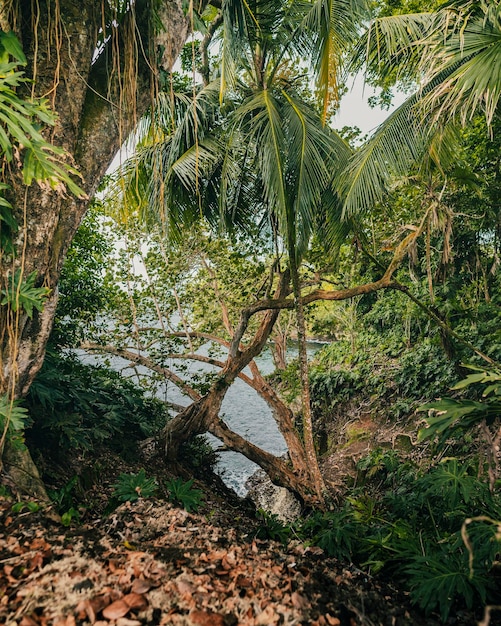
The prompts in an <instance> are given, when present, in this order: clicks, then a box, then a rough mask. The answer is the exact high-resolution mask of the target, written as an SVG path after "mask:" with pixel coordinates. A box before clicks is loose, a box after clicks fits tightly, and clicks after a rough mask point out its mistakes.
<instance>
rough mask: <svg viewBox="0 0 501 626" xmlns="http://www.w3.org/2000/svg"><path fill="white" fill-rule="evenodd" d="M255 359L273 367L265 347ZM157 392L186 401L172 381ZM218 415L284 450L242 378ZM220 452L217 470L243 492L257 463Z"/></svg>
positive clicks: (265, 368) (119, 364)
mask: <svg viewBox="0 0 501 626" xmlns="http://www.w3.org/2000/svg"><path fill="white" fill-rule="evenodd" d="M319 347H320V344H316V343H313V342H312V343H310V344H309V347H308V349H309V353H310V354H313V353H314V352H316V350H317V349H318V348H319ZM201 352H202V351H201ZM203 352H206V350H203ZM296 352H297V351H296V350H295V349H294V346H292V347H291V349H290V351H289V354H288V357H289V359H290V358H293V357H294V356H295V353H296ZM81 358H82V360H84V361H85V362H88V363H96V362H99V363H102V362H103V360H104V357H99V356H94V355H88V354H85V353H84V354H81ZM107 360H108V361H109V362H110V363H111V367H113V368H114V369H117V370H121V369H123V368H124V367H125V366H126V365H127V363H128V362H127V361H125V360H123V359H121V358H119V357H112V358H109V357H108V359H107ZM256 362H257V364H258V366H259V369H260V371H261V373H262V374H269V373H271V372H272V371H273V369H274V365H273V360H272V357H271V354H270V352H269V350H267V349H266V350H264V351H263V353H262V354H261V355H260V356H259V357H257V358H256ZM169 367H171V368H172V369H174V370H175V369H176V364H175V362H174V361H173V362H172V363H171V364H170V365H169ZM137 369H138V371H139V373H146V370H145V369H144V368H140V367H139V368H137ZM211 369H212V368H211V367H210V366H208V365H206V364H202V363H197V362H194V363H193V364H192V365H191V366H190V371H191V372H192V373H194V372H207V371H210V370H211ZM246 373H247V374H249V375H250V372H248V371H246ZM156 395H157V396H158V397H159V398H160V399H162V400H168V401H170V402H175V403H178V404H182V405H186V404H187V400H186V397H184V396H183V395H182V394H181V393H180V392H179V390H178V388H177V387H176V386H175V385H174V384H173V383H169V382H166V383H165V384H164V385H162V386H161V388H159V389H158V391H157V393H156ZM221 417H222V418H223V419H224V421H225V422H226V423H227V424H228V426H229V427H230V428H231V429H232V430H234V431H235V432H236V433H238V434H239V435H241V436H242V437H245V438H246V439H248V440H249V441H250V442H251V443H253V444H255V445H257V446H259V447H260V448H263V450H266V451H267V452H270V453H272V454H275V455H282V454H284V453H285V452H287V446H286V445H285V441H284V438H283V437H282V434H281V433H280V431H279V430H278V427H277V425H276V422H275V420H274V419H273V416H272V413H271V411H270V409H269V407H268V405H267V404H266V402H265V401H264V400H263V399H262V398H261V397H260V396H259V395H258V394H257V392H256V391H255V390H254V389H252V388H251V387H249V385H247V384H246V383H245V382H244V381H242V380H240V379H237V380H236V381H235V382H234V383H233V385H232V386H231V387H230V389H229V390H228V391H227V393H226V397H225V399H224V401H223V404H222V408H221ZM206 437H207V439H208V440H209V442H210V443H211V445H212V446H213V447H214V448H215V449H218V448H219V447H220V446H221V443H220V442H219V440H218V439H216V438H215V437H213V436H212V435H206ZM219 456H220V460H219V462H218V463H217V465H216V468H215V471H216V473H217V474H219V475H220V476H221V477H222V479H223V480H224V482H225V483H226V484H227V485H228V486H229V487H231V488H232V489H233V490H234V491H235V492H236V493H237V494H238V495H240V496H245V495H246V493H247V489H246V488H245V483H246V481H247V479H248V478H249V477H250V476H251V475H252V474H253V473H254V472H255V471H256V470H257V469H258V466H257V465H256V464H255V463H253V462H252V461H249V460H248V459H247V458H246V457H244V456H243V455H242V454H240V453H238V452H233V451H228V450H225V451H221V452H220V455H219Z"/></svg>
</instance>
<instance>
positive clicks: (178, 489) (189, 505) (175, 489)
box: [165, 478, 204, 513]
mask: <svg viewBox="0 0 501 626" xmlns="http://www.w3.org/2000/svg"><path fill="white" fill-rule="evenodd" d="M165 486H166V488H167V490H168V492H169V500H170V501H171V502H176V503H177V504H180V505H181V506H182V507H183V508H185V509H186V510H187V511H188V513H191V511H198V509H199V507H200V504H201V502H202V500H203V498H204V494H203V493H202V491H201V490H200V489H194V488H193V479H192V478H191V479H190V480H187V481H186V482H184V481H183V479H182V478H172V479H171V480H169V481H167V482H166V483H165Z"/></svg>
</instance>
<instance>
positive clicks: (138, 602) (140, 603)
mask: <svg viewBox="0 0 501 626" xmlns="http://www.w3.org/2000/svg"><path fill="white" fill-rule="evenodd" d="M122 599H123V601H124V602H125V604H127V606H128V607H130V608H131V609H139V610H141V609H145V608H146V607H147V606H148V601H147V600H146V598H145V597H144V596H143V595H141V594H139V593H134V592H132V593H128V594H127V595H125V596H124V597H123V598H122Z"/></svg>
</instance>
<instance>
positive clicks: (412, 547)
mask: <svg viewBox="0 0 501 626" xmlns="http://www.w3.org/2000/svg"><path fill="white" fill-rule="evenodd" d="M357 467H358V469H359V472H360V474H359V478H358V480H357V483H358V485H359V486H358V487H357V488H356V489H354V490H352V492H351V495H350V496H348V497H347V499H346V502H345V504H344V506H343V507H342V508H341V509H339V510H335V511H328V512H325V513H321V512H315V513H313V514H311V515H310V516H309V517H308V518H307V519H306V520H303V521H302V522H301V523H300V524H299V525H298V526H297V528H296V532H297V533H298V534H299V536H301V537H302V538H303V539H305V540H306V541H307V542H308V543H312V544H314V545H318V546H320V547H321V548H322V549H323V550H325V552H326V553H327V554H329V555H331V556H335V557H336V558H343V559H349V560H350V561H352V562H355V563H356V564H358V565H359V566H360V567H363V568H368V569H370V570H371V571H372V572H378V571H381V572H383V573H387V574H391V575H392V577H394V578H395V579H398V580H399V581H404V584H405V585H406V586H407V587H408V589H409V590H410V593H411V598H412V601H413V602H415V603H416V604H418V605H419V606H420V607H421V608H422V609H423V610H425V612H426V613H427V614H428V613H430V612H432V611H436V610H438V611H439V612H440V614H441V618H442V619H443V620H444V621H445V620H446V619H447V616H448V615H449V613H450V611H451V610H452V609H453V607H455V606H460V605H461V603H464V604H465V605H466V606H467V607H468V608H472V607H474V606H477V605H478V604H479V603H485V602H486V601H494V594H495V593H496V590H495V588H494V586H493V584H494V581H493V577H492V575H491V571H492V567H493V564H494V563H495V562H496V561H497V560H498V558H499V555H500V554H501V536H500V533H499V531H498V524H497V523H487V521H488V520H492V519H499V517H500V513H501V498H500V496H499V494H498V493H491V492H490V491H489V488H488V485H487V484H486V483H485V482H482V481H481V480H479V478H478V468H477V467H476V466H475V465H474V464H472V463H467V462H464V461H463V462H459V460H458V459H454V458H450V459H444V460H443V461H442V462H441V463H439V464H437V465H436V466H434V467H430V468H427V469H424V468H420V467H419V466H417V465H414V464H412V463H410V462H408V461H404V460H403V459H402V458H400V457H399V455H398V454H397V453H396V452H395V451H393V450H382V449H379V450H375V451H373V452H372V453H371V454H370V455H369V456H367V457H365V458H363V459H361V460H360V461H359V463H358V465H357ZM471 511H479V512H480V511H481V512H482V514H481V515H480V516H479V518H476V519H475V521H474V520H471V519H469V514H470V512H471ZM465 520H467V521H468V522H469V524H468V533H467V535H466V534H465Z"/></svg>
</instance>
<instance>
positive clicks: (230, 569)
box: [0, 498, 473, 626]
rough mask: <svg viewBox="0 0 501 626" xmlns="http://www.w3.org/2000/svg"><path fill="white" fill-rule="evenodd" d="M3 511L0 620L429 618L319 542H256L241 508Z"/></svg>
mask: <svg viewBox="0 0 501 626" xmlns="http://www.w3.org/2000/svg"><path fill="white" fill-rule="evenodd" d="M10 506H11V502H10V501H8V500H6V499H1V498H0V623H1V624H5V626H86V625H93V626H105V625H108V624H113V625H116V626H142V625H151V626H153V625H159V626H162V625H163V624H174V625H179V626H190V625H199V626H236V625H238V624H243V625H249V626H266V625H271V626H274V625H276V624H277V625H278V624H287V625H291V626H293V625H297V624H308V625H311V626H324V625H326V626H358V625H367V626H373V625H379V624H381V625H383V626H386V625H392V626H400V625H401V626H407V625H411V624H422V625H424V624H427V625H429V626H432V625H434V624H438V622H437V621H435V620H433V619H432V618H430V617H428V618H425V617H423V616H422V615H421V614H419V613H418V612H415V611H414V610H413V609H412V608H411V607H410V605H409V602H408V597H407V596H406V595H405V594H403V593H402V592H397V591H396V590H395V589H392V588H390V587H388V586H387V585H385V584H384V583H382V582H378V581H376V580H375V579H372V578H370V577H369V576H368V575H367V574H365V573H363V572H361V571H359V570H357V569H356V568H355V567H353V566H349V565H343V564H341V563H340V562H338V561H336V560H335V559H332V558H327V557H326V556H325V555H324V553H323V552H322V550H320V549H319V548H315V547H311V548H308V547H305V546H303V545H302V544H301V543H300V542H299V541H290V542H289V544H288V545H287V546H286V547H284V546H283V545H281V544H279V543H276V542H273V541H267V540H261V539H257V538H256V537H255V521H253V520H250V519H249V520H245V519H243V515H242V513H241V512H238V511H233V512H232V513H231V514H228V510H226V511H225V512H224V513H221V512H219V513H218V514H216V515H214V510H211V511H210V513H209V514H208V515H206V516H204V515H203V514H194V513H187V512H186V511H184V510H182V509H178V508H175V507H174V506H173V505H172V504H170V503H166V502H163V501H151V500H139V501H138V502H135V503H125V504H123V505H121V506H120V507H119V508H118V509H116V510H115V511H114V513H113V514H112V515H110V516H109V517H107V518H102V517H99V518H96V519H95V520H93V521H89V522H87V523H86V524H83V525H82V526H81V527H78V528H76V529H71V530H68V529H66V528H63V527H62V526H61V525H60V524H58V523H57V521H55V520H54V519H51V518H49V517H46V516H44V515H43V514H42V513H41V512H33V513H28V514H24V513H23V514H22V515H13V514H11V513H10ZM212 506H214V503H212ZM220 506H221V508H224V505H220ZM231 515H234V518H235V520H237V519H238V520H239V523H236V522H235V523H234V524H232V523H231ZM456 623H458V624H459V623H460V622H456ZM461 623H463V624H468V621H464V622H461ZM470 623H473V622H470Z"/></svg>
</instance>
